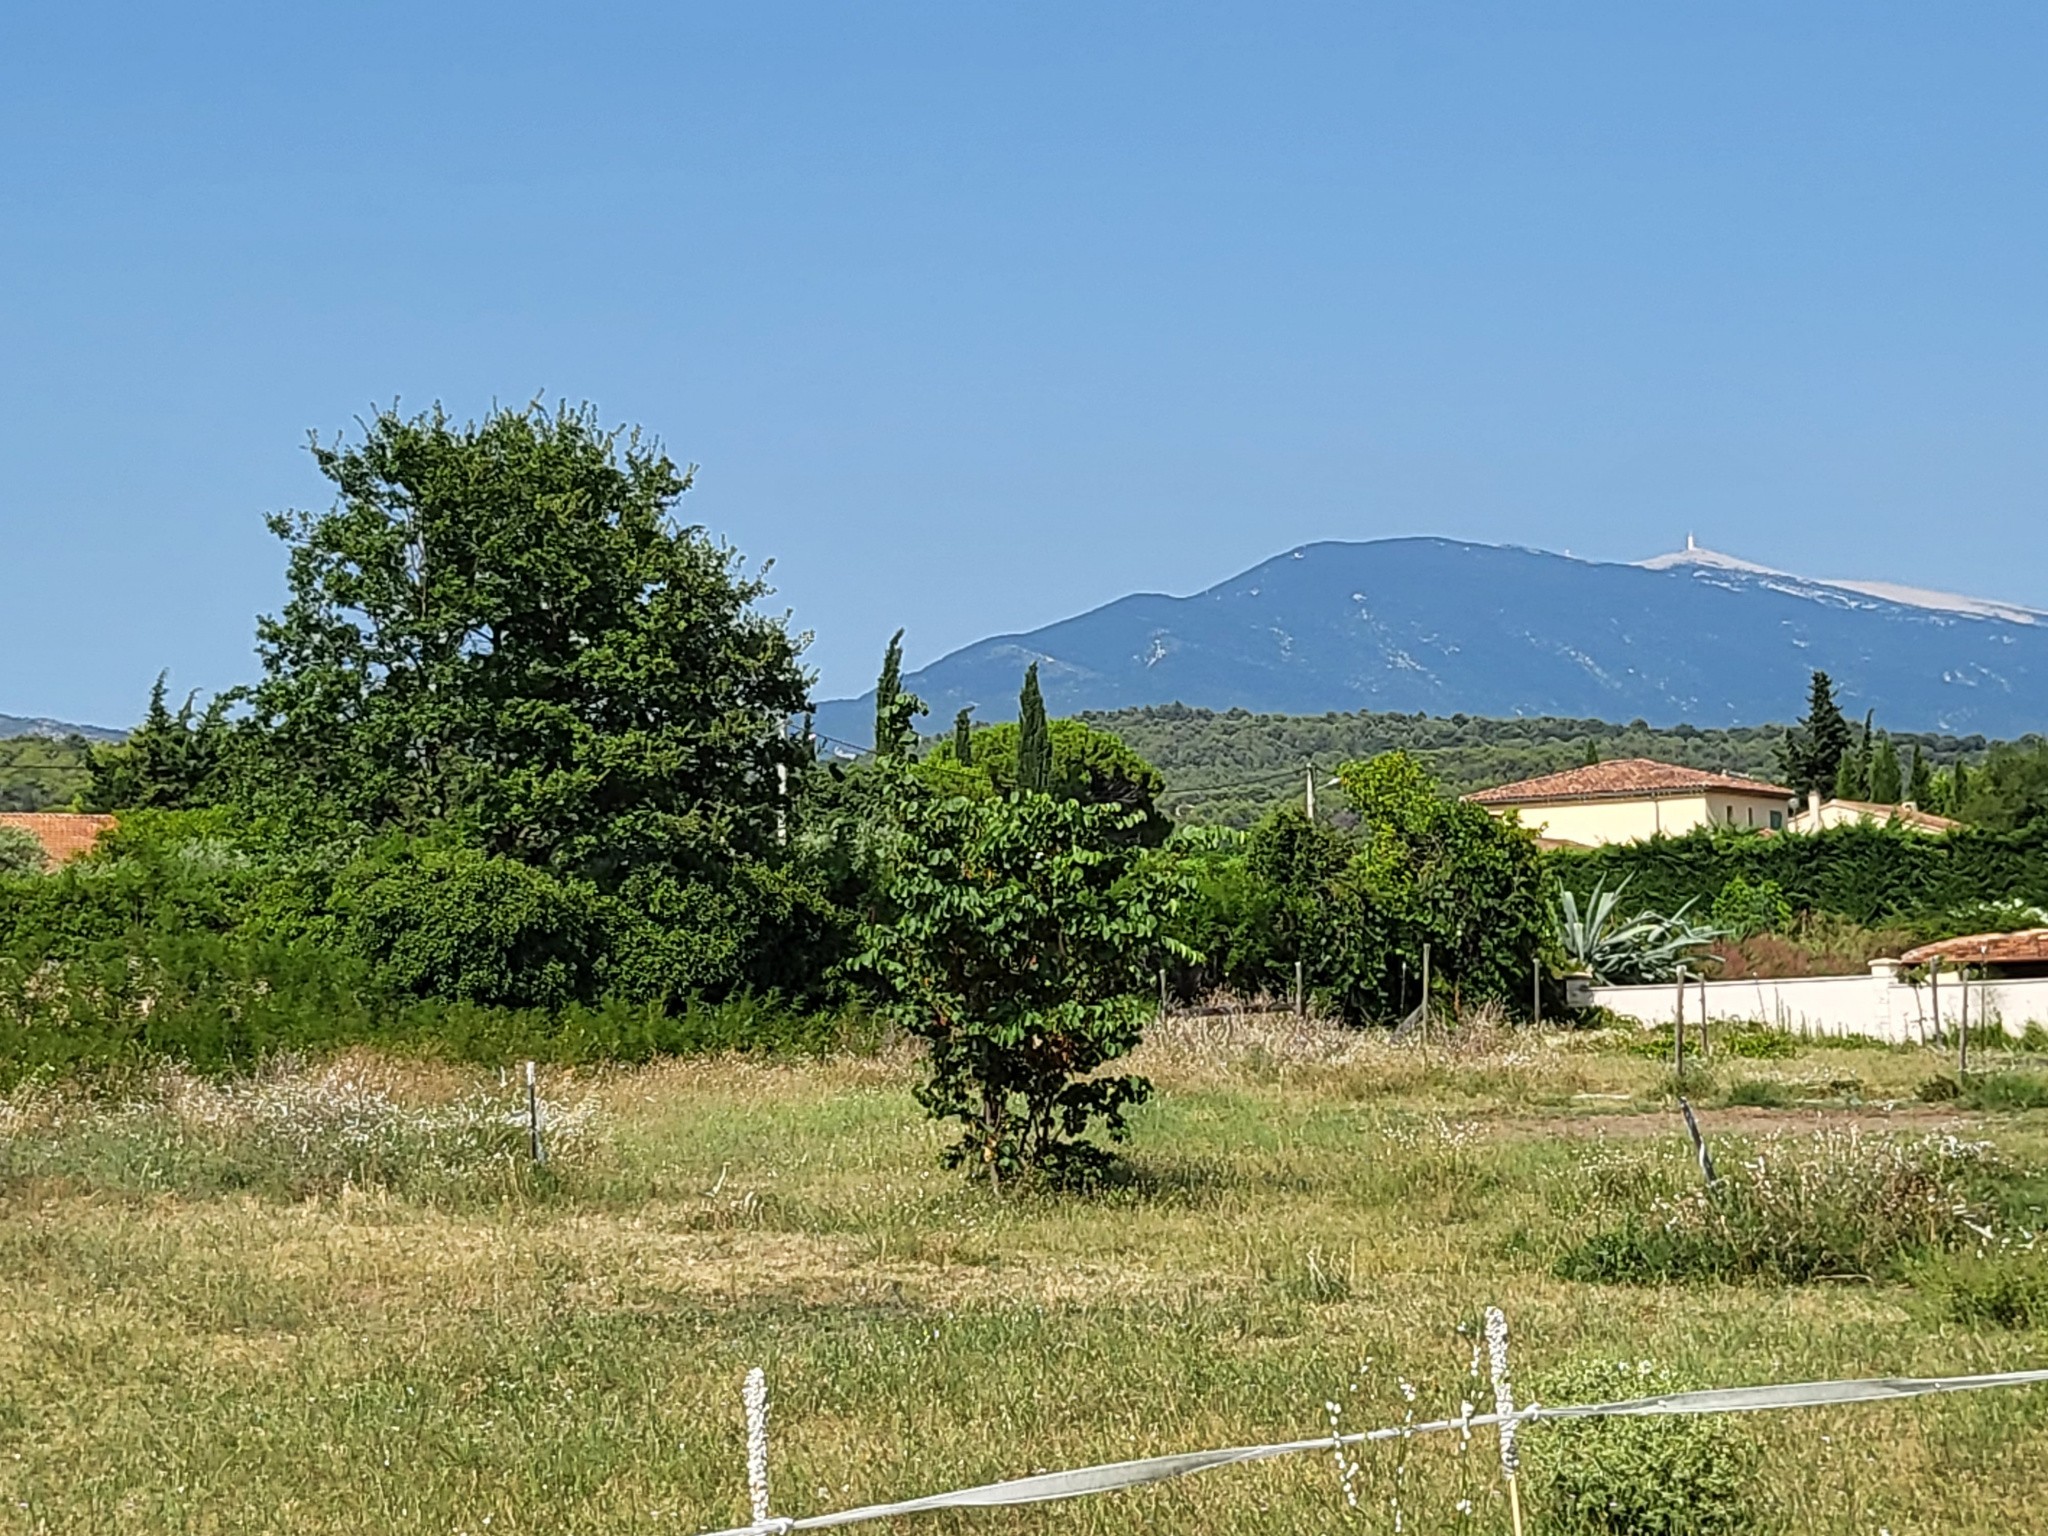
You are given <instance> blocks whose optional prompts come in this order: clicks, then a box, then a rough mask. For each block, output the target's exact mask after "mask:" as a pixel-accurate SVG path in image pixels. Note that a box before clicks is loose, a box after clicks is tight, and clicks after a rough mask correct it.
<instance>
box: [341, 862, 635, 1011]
mask: <svg viewBox="0 0 2048 1536" xmlns="http://www.w3.org/2000/svg"><path fill="white" fill-rule="evenodd" d="M332 913H333V917H334V920H335V922H336V925H337V927H338V929H339V933H340V936H341V938H342V941H343V942H344V943H345V944H346V945H347V947H348V949H349V950H350V951H351V952H352V953H354V954H356V955H358V956H359V957H361V958H362V959H364V960H366V961H368V962H369V963H370V964H371V965H373V966H375V967H376V968H377V970H378V971H379V973H380V974H381V975H382V977H383V978H384V979H385V980H386V981H387V982H388V984H389V985H390V986H391V987H392V988H393V990H395V991H397V992H399V993H401V994H403V995H407V996H412V997H422V998H425V997H437V998H443V999H446V1000H448V1001H451V1002H464V1003H483V1004H487V1005H492V1006H497V1007H504V1008H536V1007H537V1008H559V1007H562V1006H563V1005H565V1004H567V1003H570V1002H576V1001H587V1000H588V999H589V997H590V996H591V993H592V991H593V990H594V966H593V965H592V957H593V955H594V952H595V950H596V947H597V932H598V918H597V893H596V891H595V889H594V888H592V887H591V886H589V885H586V884H583V883H580V882H576V881H569V880H562V879H559V878H557V877H556V876H554V875H552V874H550V873H548V872H547V871H546V870H542V869H536V868H534V867H533V866H532V865H530V864H522V863H519V862H518V861H516V860H513V859H505V858H493V857H492V856H490V855H488V854H484V853H480V852H477V851H475V850H473V849H468V848H436V847H432V846H430V845H426V844H421V843H417V842H402V841H401V842H392V843H389V844H386V845H382V846H380V847H379V848H377V849H375V850H373V851H372V852H371V853H369V854H367V855H366V856H365V857H363V858H361V859H359V860H357V861H356V862H354V863H352V864H350V865H349V866H347V867H346V868H344V869H343V870H342V871H341V872H340V873H339V874H338V875H337V876H336V878H335V882H334V891H333V896H332Z"/></svg>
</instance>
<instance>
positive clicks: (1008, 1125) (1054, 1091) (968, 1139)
mask: <svg viewBox="0 0 2048 1536" xmlns="http://www.w3.org/2000/svg"><path fill="white" fill-rule="evenodd" d="M1129 814H1130V813H1128V812H1125V811H1121V810H1118V809H1115V808H1113V807H1108V806H1090V805H1077V804H1073V803H1070V802H1066V801H1061V800H1056V799H1054V798H1052V797H1051V796H1049V795H1036V794H1016V795H1009V796H1005V797H1002V798H984V799H977V800H971V799H963V798H948V799H938V798H931V797H911V798H908V799H906V800H905V801H904V802H903V803H902V805H901V806H900V809H899V820H900V823H901V838H900V841H899V842H898V844H897V847H896V850H895V855H894V858H893V860H892V863H891V868H890V871H889V873H888V876H887V878H886V879H885V882H884V885H885V894H886V899H887V902H888V905H889V907H890V908H891V910H892V911H893V913H894V920H893V921H892V922H890V923H887V924H884V925H878V926H876V927H874V928H872V929H871V930H870V932H869V943H868V947H867V953H866V956H865V959H866V963H867V964H868V966H869V967H870V968H871V969H872V970H873V971H874V972H875V973H876V974H877V975H879V976H880V977H881V979H882V980H883V981H884V982H885V983H886V984H887V986H888V987H889V989H890V991H891V993H892V994H893V996H894V999H895V1001H894V1003H893V1005H892V1008H891V1012H892V1013H893V1014H894V1016H895V1017H896V1018H897V1019H898V1020H899V1021H900V1022H901V1023H902V1024H903V1025H904V1026H905V1027H906V1028H908V1029H909V1030H910V1031H911V1032H912V1033H914V1034H916V1035H918V1036H919V1037H921V1038H922V1039H924V1040H925V1041H926V1042H928V1043H929V1045H930V1047H931V1058H930V1067H929V1075H928V1077H927V1078H926V1080H925V1082H924V1083H923V1085H922V1086H920V1088H919V1089H918V1094H917V1096H918V1101H919V1102H920V1103H921V1104H923V1105H924V1107H925V1110H926V1112H927V1113H929V1114H930V1115H932V1116H933V1117H934V1118H936V1119H942V1120H955V1121H958V1122H959V1123H960V1126H961V1132H962V1134H961V1137H960V1140H959V1141H958V1142H957V1143H955V1144H954V1146H953V1147H952V1148H951V1149H950V1150H949V1151H948V1153H947V1162H948V1164H949V1165H950V1166H954V1167H960V1166H965V1167H967V1168H968V1169H969V1171H970V1172H971V1173H973V1174H975V1175H985V1176H986V1177H987V1178H988V1180H989V1182H990V1183H991V1184H994V1185H998V1186H1000V1184H1001V1183H1002V1181H1003V1180H1005V1179H1008V1178H1013V1177H1015V1176H1017V1175H1020V1174H1023V1173H1026V1172H1028V1171H1031V1170H1033V1169H1044V1170H1046V1171H1048V1172H1054V1173H1071V1172H1075V1171H1084V1170H1087V1169H1090V1168H1094V1167H1099V1166H1100V1165H1101V1164H1102V1163H1103V1162H1105V1161H1106V1160H1107V1157H1108V1154H1107V1153H1106V1152H1105V1151H1104V1149H1102V1148H1101V1147H1098V1146H1095V1145H1093V1144H1091V1143H1090V1142H1088V1141H1087V1140H1086V1139H1085V1138H1086V1136H1087V1133H1088V1132H1089V1130H1090V1129H1091V1127H1093V1126H1095V1125H1097V1124H1099V1125H1100V1126H1101V1128H1102V1129H1103V1131H1104V1132H1105V1133H1106V1134H1107V1135H1108V1136H1109V1138H1110V1139H1111V1140H1112V1141H1118V1140H1121V1139H1122V1138H1123V1136H1124V1132H1125V1125H1124V1112H1125V1111H1126V1110H1127V1109H1129V1108H1130V1107H1131V1106H1132V1105H1135V1104H1140V1103H1142V1102H1144V1100H1145V1098H1146V1096H1147V1095H1148V1093H1149V1092H1150V1085H1149V1084H1147V1083H1146V1082H1145V1081H1144V1080H1143V1079H1142V1078H1135V1077H1096V1076H1094V1073H1095V1072H1096V1071H1097V1069H1098V1068H1100V1067H1102V1066H1103V1065H1104V1064H1105V1063H1108V1062H1111V1061H1114V1060H1116V1059H1117V1058H1118V1057H1120V1056H1122V1055H1123V1054H1124V1053H1125V1052H1127V1051H1129V1050H1130V1049H1131V1048H1132V1047H1133V1046H1135V1045H1136V1044H1137V1043H1138V1038H1139V1031H1140V1028H1141V1026H1142V1025H1143V1022H1144V1020H1145V1019H1146V1017H1147V1016H1148V1015H1149V1014H1150V1012H1151V1009H1152V1001H1151V995H1150V978H1151V977H1152V975H1153V974H1154V972H1155V970H1156V967H1157V964H1158V957H1159V955H1160V954H1161V952H1162V951H1163V950H1165V949H1167V948H1168V947H1170V946H1169V944H1168V941H1167V940H1166V939H1165V937H1164V928H1165V924H1166V921H1167V919H1168V917H1169V916H1170V914H1171V911H1172V908H1173V906H1174V896H1175V892H1176V890H1177V887H1175V886H1173V885H1172V884H1170V883H1169V882H1168V881H1167V880H1166V879H1165V878H1164V877H1162V876H1159V875H1156V874H1151V873H1148V872H1146V871H1144V870H1141V869H1140V868H1139V857H1140V853H1141V850H1140V849H1139V848H1138V847H1137V846H1135V845H1134V844H1133V843H1131V842H1130V841H1129V839H1128V838H1127V837H1126V836H1124V832H1125V824H1126V822H1127V821H1128V820H1129Z"/></svg>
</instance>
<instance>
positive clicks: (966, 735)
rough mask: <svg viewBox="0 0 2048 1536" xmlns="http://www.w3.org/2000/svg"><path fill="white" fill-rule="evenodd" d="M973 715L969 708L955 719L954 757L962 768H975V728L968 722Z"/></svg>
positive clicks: (971, 709) (971, 708)
mask: <svg viewBox="0 0 2048 1536" xmlns="http://www.w3.org/2000/svg"><path fill="white" fill-rule="evenodd" d="M973 713H974V709H973V707H972V706H969V707H968V708H966V709H963V710H961V711H960V713H959V714H957V715H955V716H954V717H953V757H954V760H955V761H957V762H958V763H959V764H960V766H961V767H962V768H972V767H973V766H974V727H973V726H972V725H970V724H969V723H968V720H967V717H968V716H969V715H971V714H973Z"/></svg>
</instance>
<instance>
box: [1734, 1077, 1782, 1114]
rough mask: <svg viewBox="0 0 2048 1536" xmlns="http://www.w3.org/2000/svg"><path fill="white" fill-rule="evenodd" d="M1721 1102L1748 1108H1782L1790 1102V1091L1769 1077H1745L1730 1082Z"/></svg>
mask: <svg viewBox="0 0 2048 1536" xmlns="http://www.w3.org/2000/svg"><path fill="white" fill-rule="evenodd" d="M1721 1102H1722V1103H1724V1104H1727V1105H1730V1106H1740V1107H1743V1108H1748V1109H1783V1108H1784V1107H1785V1106H1786V1105H1788V1104H1790V1103H1791V1102H1792V1093H1791V1090H1790V1089H1788V1088H1787V1087H1786V1086H1785V1085H1784V1084H1783V1083H1776V1082H1772V1081H1771V1080H1770V1079H1769V1078H1763V1077H1746V1078H1744V1079H1743V1080H1742V1081H1741V1082H1738V1083H1731V1084H1730V1085H1729V1087H1728V1091H1727V1093H1725V1094H1724V1095H1722V1099H1721Z"/></svg>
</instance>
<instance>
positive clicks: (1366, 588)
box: [818, 539, 2048, 746]
mask: <svg viewBox="0 0 2048 1536" xmlns="http://www.w3.org/2000/svg"><path fill="white" fill-rule="evenodd" d="M1686 543H1687V547H1686V548H1685V549H1684V550H1682V551H1679V552H1677V553H1675V554H1670V555H1663V556H1659V557H1658V558H1656V559H1652V560H1646V561H1643V562H1641V563H1639V564H1633V565H1625V564H1608V563H1600V562H1594V561H1589V560H1577V559H1573V558H1572V557H1570V556H1568V555H1556V554H1549V553H1546V552H1544V551H1542V550H1535V549H1521V548H1515V547H1512V546H1498V545H1489V544H1466V543H1459V542H1457V541H1455V540H1451V539H1380V540H1374V541H1371V542H1365V543H1337V542H1332V543H1322V544H1308V545H1304V546H1302V547H1301V548H1298V549H1293V550H1289V551H1288V552H1287V553H1285V554H1282V555H1278V556H1275V557H1274V558H1273V559H1271V560H1268V561H1266V562H1264V563H1263V564H1261V565H1257V566H1254V567H1253V568H1252V569H1250V570H1249V571H1246V572H1244V573H1243V574H1242V575H1239V576H1233V577H1231V578H1230V579H1229V580H1228V581H1224V582H1220V583H1218V584H1217V585H1216V586H1213V587H1210V588H1209V589H1208V590H1207V591H1204V592H1197V593H1195V594H1194V595H1192V596H1190V597H1168V596H1164V595H1161V594H1158V593H1140V594H1136V595H1133V596H1130V597H1123V598H1119V599H1117V600H1116V601H1115V602H1112V603H1108V604H1106V605H1104V606H1103V607H1100V608H1096V609H1093V610H1092V611H1090V612H1088V613H1083V614H1080V615H1078V616H1076V617H1074V618H1070V619H1062V620H1061V621H1060V622H1058V623H1056V624H1048V625H1046V626H1045V627H1044V628H1043V629H1035V630H1032V631H1030V632H1029V633H1027V634H1021V635H998V636H996V637H994V638H992V639H988V640H982V641H979V642H977V643H975V644H973V645H969V646H965V647H963V648H962V649H960V650H957V651H954V652H953V653H952V654H950V655H948V656H944V657H942V658H940V659H939V660H938V661H935V662H933V663H932V664H931V665H930V666H928V667H925V668H923V669H921V670H919V671H917V672H914V673H912V674H910V675H909V676H908V677H906V678H905V679H904V686H905V687H906V688H909V689H911V690H912V691H914V692H916V693H917V694H918V695H920V696H921V697H922V698H923V699H924V701H925V702H926V704H928V705H929V706H930V708H931V715H930V717H929V718H930V720H933V721H939V722H943V721H945V720H948V719H950V718H951V717H952V715H953V713H954V711H956V710H958V709H961V708H963V707H965V706H968V705H972V706H974V710H975V717H976V718H977V719H980V720H1001V719H1007V718H1010V717H1011V716H1013V715H1014V713H1015V711H1016V701H1017V686H1018V681H1019V679H1020V678H1021V676H1022V674H1023V671H1024V668H1025V667H1026V665H1028V664H1029V663H1031V662H1033V661H1035V662H1037V663H1038V675H1039V682H1040V685H1041V686H1042V687H1043V689H1044V690H1045V696H1046V703H1047V705H1048V707H1049V708H1051V709H1052V710H1054V711H1056V712H1057V713H1060V714H1075V713H1078V712H1079V711H1081V710H1111V709H1120V708H1128V707H1131V706H1136V705H1146V704H1167V703H1175V702H1178V703H1183V704H1188V705H1192V706H1196V707H1204V708H1210V709H1234V708H1235V709H1246V710H1252V711H1263V712H1274V713H1285V714H1320V713H1323V712H1325V711H1331V710H1340V711H1350V710H1360V709H1369V710H1379V711H1389V710H1400V711H1408V712H1414V711H1422V712H1426V713H1429V714H1435V715H1446V714H1453V713H1462V714H1472V715H1493V716H1510V717H1518V716H1527V715H1553V716H1555V715H1565V716H1576V717H1582V718H1593V719H1603V720H1632V719H1641V720H1644V721H1647V722H1649V723H1650V724H1652V725H1660V726H1669V725H1677V724H1680V723H1688V724H1692V725H1699V726H1732V725H1746V724H1758V723H1761V722H1764V721H1771V720H1788V719H1791V718H1793V717H1794V716H1796V715H1797V714H1798V713H1799V712H1800V711H1801V710H1802V709H1803V708H1804V706H1805V701H1806V683H1807V676H1808V674H1809V673H1810V672H1811V671H1812V670H1813V669H1814V668H1820V669H1822V670H1824V671H1826V672H1828V673H1830V674H1831V675H1832V676H1833V677H1834V679H1835V682H1836V684H1837V689H1838V695H1839V696H1840V697H1841V698H1842V700H1843V704H1844V708H1845V709H1847V710H1848V711H1850V712H1851V713H1854V714H1859V715H1860V714H1861V713H1863V711H1865V710H1866V709H1875V710H1876V712H1877V715H1878V717H1879V719H1880V720H1881V721H1882V722H1883V723H1884V724H1885V725H1887V726H1890V727H1893V728H1895V729H1900V730H1925V731H1945V732H1958V733H1972V732H1981V733H1982V734H1984V735H1987V736H2018V735H2022V734H2024V733H2026V732H2028V731H2038V730H2041V729H2043V728H2044V727H2048V612H2044V611H2042V610H2039V609H2033V608H2027V607H2022V606H2019V605H2017V604H2012V603H2000V602H1993V601H1989V600H1986V599H1979V598H1969V597H1961V596H1956V595H1953V594H1950V593H1943V592H1930V591H1925V590H1922V589H1919V588H1915V587H1908V586H1900V585H1894V584H1889V583H1881V582H1865V581H1821V580H1815V579H1812V578H1808V577H1802V576H1794V575H1792V574H1790V573H1788V572H1784V571H1778V570H1773V569H1771V568H1770V567H1768V566H1761V565H1756V564H1753V563H1751V562H1749V561H1745V560H1740V559H1737V558H1735V557H1734V556H1730V555H1723V554H1718V553H1716V552H1714V551H1712V550H1706V549H1701V548H1698V547H1697V546H1695V545H1694V544H1693V543H1692V541H1691V540H1690V539H1688V540H1687V541H1686ZM818 729H819V731H820V732H822V733H824V734H826V735H828V736H831V737H834V738H838V739H839V740H841V741H844V742H848V743H854V744H858V745H860V746H866V745H867V744H868V743H869V742H870V741H871V740H872V738H873V734H874V703H873V694H872V693H870V694H868V695H866V696H865V697H864V698H861V699H841V700H834V701H831V702H828V703H825V704H823V705H821V706H820V707H819V710H818Z"/></svg>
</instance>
